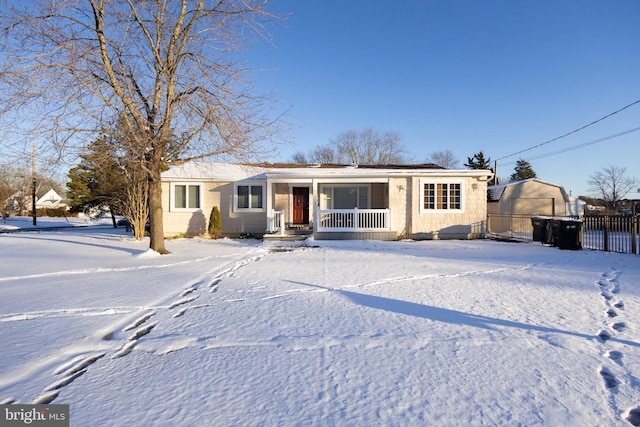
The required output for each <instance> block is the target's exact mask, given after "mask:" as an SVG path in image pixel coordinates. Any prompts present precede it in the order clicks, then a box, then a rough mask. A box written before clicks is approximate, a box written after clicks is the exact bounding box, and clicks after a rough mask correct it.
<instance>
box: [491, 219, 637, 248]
mask: <svg viewBox="0 0 640 427" xmlns="http://www.w3.org/2000/svg"><path fill="white" fill-rule="evenodd" d="M531 218H532V216H531V215H504V214H489V215H487V231H488V233H489V235H490V236H493V237H496V238H503V239H510V240H522V241H533V240H534V236H533V225H532V222H531ZM567 219H569V217H567ZM570 219H576V217H570ZM579 219H580V220H581V221H582V224H581V230H580V237H579V239H580V244H581V246H582V248H585V249H594V250H599V251H608V252H620V253H629V254H640V236H639V235H638V231H639V230H640V218H639V217H637V216H636V217H632V216H605V215H598V216H584V217H580V218H579Z"/></svg>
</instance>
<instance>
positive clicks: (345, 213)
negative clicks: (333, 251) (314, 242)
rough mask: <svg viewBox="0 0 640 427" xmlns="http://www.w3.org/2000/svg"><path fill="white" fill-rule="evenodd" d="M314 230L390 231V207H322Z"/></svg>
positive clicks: (317, 212)
mask: <svg viewBox="0 0 640 427" xmlns="http://www.w3.org/2000/svg"><path fill="white" fill-rule="evenodd" d="M316 218H317V220H316V222H315V223H316V227H315V228H316V231H391V210H390V209H357V208H355V209H322V210H317V211H316Z"/></svg>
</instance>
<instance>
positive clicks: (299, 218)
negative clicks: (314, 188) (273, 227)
mask: <svg viewBox="0 0 640 427" xmlns="http://www.w3.org/2000/svg"><path fill="white" fill-rule="evenodd" d="M292 220H293V223H294V224H309V187H293V218H292Z"/></svg>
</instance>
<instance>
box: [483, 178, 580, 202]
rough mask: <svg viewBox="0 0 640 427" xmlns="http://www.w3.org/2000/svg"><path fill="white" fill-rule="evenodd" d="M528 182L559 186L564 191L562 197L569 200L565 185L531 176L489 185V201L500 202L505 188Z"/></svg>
mask: <svg viewBox="0 0 640 427" xmlns="http://www.w3.org/2000/svg"><path fill="white" fill-rule="evenodd" d="M528 182H537V183H539V184H542V185H549V186H552V187H557V188H559V189H560V192H561V193H562V197H563V198H564V200H565V202H566V201H568V200H569V196H568V195H567V193H566V191H565V190H564V187H563V186H561V185H558V184H554V183H552V182H547V181H543V180H541V179H538V178H529V179H523V180H520V181H513V182H507V183H505V184H497V185H490V186H488V187H487V201H489V202H498V201H500V199H501V198H502V195H503V194H504V190H505V189H506V188H507V187H515V186H519V185H523V184H525V183H528Z"/></svg>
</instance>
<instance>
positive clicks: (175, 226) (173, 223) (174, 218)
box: [162, 182, 267, 237]
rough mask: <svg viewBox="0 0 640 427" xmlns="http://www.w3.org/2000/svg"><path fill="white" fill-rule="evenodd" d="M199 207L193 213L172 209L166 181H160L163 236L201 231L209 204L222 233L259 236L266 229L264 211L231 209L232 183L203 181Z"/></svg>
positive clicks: (203, 229)
mask: <svg viewBox="0 0 640 427" xmlns="http://www.w3.org/2000/svg"><path fill="white" fill-rule="evenodd" d="M194 184H199V185H201V186H203V191H202V200H201V209H199V210H198V211H196V212H175V211H172V209H171V207H170V205H169V203H170V188H171V186H170V183H168V182H164V183H163V184H162V194H163V197H162V209H163V211H164V233H165V236H166V237H175V236H182V235H184V236H197V235H201V234H205V233H206V232H207V227H208V225H209V216H210V215H211V210H212V209H213V206H218V208H219V209H220V213H221V217H222V232H223V234H224V235H229V236H238V235H242V234H252V235H254V234H255V235H262V234H264V231H265V229H266V224H267V220H266V214H265V212H241V213H239V212H234V211H233V193H234V183H233V182H204V183H198V182H194Z"/></svg>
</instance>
